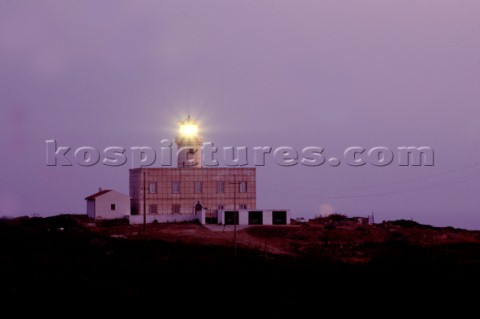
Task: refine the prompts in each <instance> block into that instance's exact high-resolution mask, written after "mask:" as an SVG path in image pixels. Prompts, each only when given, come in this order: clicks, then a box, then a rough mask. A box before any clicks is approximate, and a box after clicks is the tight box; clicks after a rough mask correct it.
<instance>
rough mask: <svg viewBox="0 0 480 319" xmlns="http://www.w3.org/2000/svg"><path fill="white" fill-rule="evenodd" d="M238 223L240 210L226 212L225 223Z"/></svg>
mask: <svg viewBox="0 0 480 319" xmlns="http://www.w3.org/2000/svg"><path fill="white" fill-rule="evenodd" d="M234 220H235V223H236V224H237V225H238V212H236V211H229V210H227V211H226V212H225V225H233V221H234Z"/></svg>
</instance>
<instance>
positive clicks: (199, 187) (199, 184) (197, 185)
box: [194, 182, 202, 194]
mask: <svg viewBox="0 0 480 319" xmlns="http://www.w3.org/2000/svg"><path fill="white" fill-rule="evenodd" d="M194 188H195V189H194V190H195V193H197V194H199V193H201V192H202V182H195V184H194Z"/></svg>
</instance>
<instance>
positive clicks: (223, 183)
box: [217, 182, 225, 193]
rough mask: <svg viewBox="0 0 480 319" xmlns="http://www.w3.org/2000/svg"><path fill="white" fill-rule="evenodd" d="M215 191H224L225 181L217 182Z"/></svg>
mask: <svg viewBox="0 0 480 319" xmlns="http://www.w3.org/2000/svg"><path fill="white" fill-rule="evenodd" d="M217 193H225V182H217Z"/></svg>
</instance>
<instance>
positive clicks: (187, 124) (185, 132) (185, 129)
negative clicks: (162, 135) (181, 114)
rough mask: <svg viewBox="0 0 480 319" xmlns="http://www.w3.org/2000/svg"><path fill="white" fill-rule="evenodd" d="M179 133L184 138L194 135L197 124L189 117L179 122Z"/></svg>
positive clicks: (196, 132)
mask: <svg viewBox="0 0 480 319" xmlns="http://www.w3.org/2000/svg"><path fill="white" fill-rule="evenodd" d="M180 135H181V136H182V137H186V138H192V137H196V136H197V135H198V125H197V124H196V122H194V121H192V120H191V119H190V117H188V118H187V120H185V121H183V122H181V123H180Z"/></svg>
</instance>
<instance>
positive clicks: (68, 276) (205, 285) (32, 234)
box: [0, 215, 480, 317]
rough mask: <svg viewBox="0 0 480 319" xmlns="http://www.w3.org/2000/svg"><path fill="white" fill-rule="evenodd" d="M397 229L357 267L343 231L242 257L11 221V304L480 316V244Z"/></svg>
mask: <svg viewBox="0 0 480 319" xmlns="http://www.w3.org/2000/svg"><path fill="white" fill-rule="evenodd" d="M107 224H108V223H107ZM116 226H117V225H115V224H112V225H104V226H103V227H116ZM394 226H395V227H398V229H397V230H396V231H395V232H391V231H389V235H388V236H387V237H385V238H384V239H382V240H379V241H363V242H361V243H353V242H352V243H351V244H350V246H351V247H350V246H348V244H345V242H343V245H344V246H345V247H346V246H348V247H350V248H348V249H347V250H348V251H350V252H351V253H353V254H354V253H355V252H357V251H358V252H360V257H362V256H364V255H368V256H369V258H368V261H367V262H360V263H355V262H349V261H348V259H342V258H338V251H344V250H345V249H344V247H343V246H342V248H340V247H339V246H338V245H339V238H340V237H341V238H344V237H342V236H345V234H344V233H338V232H339V227H338V226H337V227H336V228H335V229H331V230H328V229H327V230H326V232H325V231H323V232H319V231H318V229H317V231H315V228H314V227H308V226H305V227H296V228H295V227H292V228H290V227H271V228H263V227H258V228H251V229H249V232H250V234H251V235H252V236H257V237H262V236H264V237H265V238H269V239H274V238H276V237H279V238H283V239H284V240H289V239H290V240H292V242H290V245H291V247H293V249H298V250H299V251H300V253H299V254H297V255H295V256H292V255H272V254H266V253H265V252H262V251H261V250H259V249H246V248H242V247H240V248H239V251H238V255H237V256H233V254H232V249H231V247H230V246H228V245H227V246H225V245H224V246H221V245H204V244H201V243H199V244H192V243H184V242H182V241H180V240H178V241H163V240H158V239H152V238H148V237H142V236H137V237H135V238H128V239H124V238H112V237H111V236H107V235H104V234H102V233H99V232H95V231H92V230H91V229H90V228H89V227H87V226H86V223H84V222H80V221H79V218H76V217H72V216H68V215H61V216H55V217H50V218H17V219H2V220H0V265H1V266H0V267H1V275H2V278H1V285H0V294H1V296H0V298H1V300H2V302H3V303H4V305H13V304H14V303H12V302H19V303H25V302H27V301H28V304H29V305H30V306H32V305H34V304H40V305H43V307H46V308H50V309H55V308H56V307H57V306H55V305H56V304H58V303H60V302H61V304H62V305H71V306H73V307H75V309H80V308H83V307H87V305H90V304H94V305H95V306H96V307H104V308H109V307H114V308H115V309H117V310H121V309H126V308H128V307H129V306H134V305H135V306H138V305H144V306H146V307H147V308H148V307H151V308H154V309H176V312H177V314H178V315H181V314H184V313H186V312H191V311H208V312H211V313H216V314H217V316H226V313H225V312H224V311H225V309H226V308H228V307H230V309H232V308H235V309H236V310H235V311H236V312H235V313H236V314H238V313H241V312H245V313H254V314H261V313H262V312H265V313H268V314H269V315H270V316H269V317H271V316H275V315H277V314H278V315H285V314H286V311H289V310H292V311H295V312H297V313H299V312H301V311H306V312H311V311H314V312H318V313H322V312H323V311H324V310H325V309H327V308H329V309H331V307H334V309H335V312H337V313H338V314H342V313H343V312H344V311H346V309H350V308H351V307H360V308H354V309H358V311H362V310H365V309H373V308H375V307H376V306H377V305H380V304H381V305H382V306H387V307H388V306H392V307H396V308H399V309H398V311H400V312H402V311H405V312H406V311H407V310H408V309H409V307H413V306H415V305H421V306H423V307H425V306H432V307H439V306H441V307H448V306H455V307H457V306H461V307H463V308H461V309H466V308H465V307H468V306H469V305H470V306H473V305H474V304H472V303H470V300H471V299H474V298H476V296H477V295H478V294H476V293H474V294H470V291H478V287H479V284H480V243H479V242H457V243H447V244H436V245H421V244H417V243H415V242H412V241H411V240H409V239H408V236H407V237H406V235H405V233H404V232H403V227H406V228H407V229H411V228H412V227H418V225H416V224H413V223H404V222H397V223H394ZM127 227H131V226H127ZM371 227H377V226H370V225H367V226H355V227H354V228H352V230H350V232H351V234H350V236H351V237H355V238H358V236H360V237H361V236H367V235H365V233H368V232H373V230H372V229H371ZM419 229H420V230H421V229H423V228H421V227H420V228H419ZM335 232H336V233H335ZM336 236H337V237H336ZM338 236H340V237H338ZM344 239H345V238H344ZM309 242H316V243H317V244H316V245H308V243H309ZM302 243H303V244H302ZM295 245H297V246H295ZM348 254H349V253H347V255H348ZM341 304H344V305H345V306H344V307H342V306H339V305H341ZM148 309H150V308H148Z"/></svg>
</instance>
